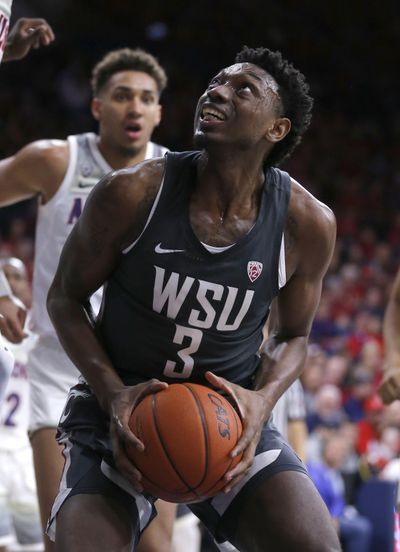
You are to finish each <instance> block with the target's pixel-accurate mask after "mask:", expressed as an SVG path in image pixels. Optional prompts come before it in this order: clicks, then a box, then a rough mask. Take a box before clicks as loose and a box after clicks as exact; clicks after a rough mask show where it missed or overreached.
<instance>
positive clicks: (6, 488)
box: [0, 257, 43, 552]
mask: <svg viewBox="0 0 400 552" xmlns="http://www.w3.org/2000/svg"><path fill="white" fill-rule="evenodd" d="M0 267H1V268H2V269H3V270H4V273H5V274H6V276H7V279H8V282H9V284H10V287H11V289H12V292H13V294H14V295H15V297H18V298H19V299H20V301H22V303H23V304H24V305H25V308H29V307H30V303H31V290H30V285H29V280H28V276H27V272H26V268H25V266H24V264H23V263H22V262H21V261H20V260H19V259H16V258H12V257H8V258H4V259H0ZM34 343H35V336H34V334H31V333H30V332H29V331H27V337H26V339H24V340H23V342H22V343H20V344H19V345H14V344H13V343H7V346H8V347H9V349H10V350H11V351H12V352H13V354H14V357H15V366H14V370H13V372H12V376H11V378H10V380H9V382H8V385H7V389H6V395H5V397H6V398H5V400H4V402H3V403H2V405H1V406H0V551H1V552H4V551H5V550H8V549H10V550H11V548H12V549H13V550H14V547H15V545H16V544H18V546H20V547H21V548H19V549H21V550H26V552H33V551H34V550H36V551H40V550H43V542H42V528H41V525H40V517H39V507H38V502H37V496H36V485H35V475H34V471H33V459H32V449H31V445H30V443H29V439H28V421H29V382H28V373H27V367H26V364H27V356H28V352H29V350H30V349H31V348H32V347H33V345H34Z"/></svg>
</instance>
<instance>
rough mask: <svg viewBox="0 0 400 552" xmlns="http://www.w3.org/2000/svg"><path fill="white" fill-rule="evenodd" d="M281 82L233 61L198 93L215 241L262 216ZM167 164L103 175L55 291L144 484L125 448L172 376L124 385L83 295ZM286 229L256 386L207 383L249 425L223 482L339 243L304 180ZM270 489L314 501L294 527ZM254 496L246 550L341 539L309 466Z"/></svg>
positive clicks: (73, 509) (139, 221)
mask: <svg viewBox="0 0 400 552" xmlns="http://www.w3.org/2000/svg"><path fill="white" fill-rule="evenodd" d="M276 90H277V85H276V83H275V81H273V79H272V78H271V77H270V76H269V75H268V74H267V73H266V72H265V71H264V70H263V69H261V68H259V67H257V66H255V65H252V64H236V65H233V66H231V67H229V68H227V69H225V70H224V71H222V72H221V73H220V74H219V75H217V77H216V79H214V80H213V81H212V82H211V84H210V87H209V88H208V89H207V91H206V92H205V94H204V95H203V96H202V97H201V98H200V100H199V103H198V108H197V111H196V117H195V140H196V145H198V146H199V148H200V149H202V150H203V153H202V156H201V158H200V160H199V163H198V167H197V176H196V182H195V186H194V191H193V194H192V197H191V200H190V222H191V225H192V228H193V230H194V232H195V234H196V236H197V238H198V239H199V240H201V241H203V242H206V243H208V244H209V245H214V246H224V245H227V244H232V243H234V242H236V241H237V240H238V239H239V238H240V237H242V236H243V235H244V234H245V233H246V232H248V231H249V229H250V228H251V227H252V225H253V224H254V222H255V220H256V217H257V213H258V208H259V198H260V191H261V189H262V186H263V181H264V176H263V162H264V159H265V157H266V156H267V155H268V152H269V151H270V150H271V149H272V147H273V146H274V144H275V143H276V142H278V141H280V140H282V139H283V138H284V137H285V136H286V134H287V133H288V132H289V130H290V121H289V120H288V119H287V118H285V117H282V116H281V111H282V108H281V104H280V98H279V96H278V94H277V91H276ZM164 168H165V167H164V160H152V161H146V162H144V163H142V164H140V165H137V166H135V167H132V168H129V169H125V170H123V171H118V172H116V173H113V174H112V175H109V176H108V177H106V178H105V179H103V180H102V181H101V182H100V183H99V185H98V186H97V187H96V190H95V191H94V193H93V194H92V195H91V197H90V198H89V200H88V202H87V204H86V208H85V211H84V213H83V215H82V217H81V218H80V220H79V221H78V223H77V224H76V226H75V228H74V231H73V232H72V234H71V235H70V238H69V239H68V241H67V243H66V245H65V248H64V251H63V254H62V257H61V260H60V265H59V270H58V272H57V275H56V278H55V280H54V283H53V286H52V288H51V290H50V293H49V298H48V308H49V312H50V315H51V317H52V319H53V322H54V325H55V327H56V329H57V331H58V333H59V337H60V339H61V342H62V343H63V345H64V347H65V349H66V351H67V353H68V354H69V355H70V357H71V359H72V360H73V361H74V362H75V364H76V365H77V366H78V367H79V369H80V370H81V372H82V373H83V375H84V377H85V378H86V380H87V381H88V383H89V385H90V386H91V387H92V389H93V391H94V393H95V394H96V396H97V398H98V400H99V402H100V404H101V406H102V408H104V409H105V411H106V412H108V413H109V414H110V418H111V422H110V431H111V435H112V438H113V447H114V456H115V459H116V463H117V466H118V468H119V469H120V470H121V471H122V472H123V473H124V475H126V477H127V478H128V479H129V480H130V481H131V482H132V484H133V486H134V487H135V488H136V489H137V490H138V491H141V490H142V485H141V475H140V473H139V472H138V470H136V469H135V467H134V466H133V465H132V463H131V462H130V461H129V460H128V458H127V457H126V454H125V452H124V444H126V443H128V442H129V443H131V444H132V445H133V446H136V447H137V448H138V449H143V447H144V444H143V443H142V442H141V441H140V440H139V439H138V438H137V437H136V436H135V435H133V434H132V433H131V432H130V430H129V429H128V419H129V416H130V413H131V411H132V408H133V407H134V405H135V404H137V403H138V402H139V401H140V400H141V398H142V397H143V396H144V395H146V394H148V393H151V392H153V391H158V390H161V389H163V388H164V387H166V385H167V384H166V383H164V382H160V381H158V380H151V379H149V381H148V382H146V383H142V384H140V385H136V386H132V387H127V386H125V385H124V384H123V382H122V381H121V380H120V378H119V376H118V375H117V373H116V372H115V370H114V369H113V366H112V361H111V359H110V358H109V357H108V356H107V354H106V353H105V351H104V349H103V347H102V345H101V343H100V342H99V341H98V339H97V338H96V336H95V334H94V332H93V328H92V325H91V323H90V320H89V318H88V316H87V314H86V311H85V308H84V305H85V304H86V303H87V300H88V297H90V295H91V294H92V292H93V291H94V290H95V289H97V288H98V287H99V286H100V285H102V284H103V283H104V282H105V281H106V280H107V279H108V277H109V275H110V274H111V273H112V272H113V270H114V268H115V266H116V264H117V262H118V260H119V258H120V255H121V251H122V250H123V249H124V248H125V247H127V246H128V245H130V244H131V243H132V242H133V241H134V240H135V239H136V238H137V237H138V236H139V235H140V233H141V231H142V229H143V226H144V223H145V221H146V219H147V217H148V215H149V212H150V209H151V207H152V204H153V201H154V198H155V196H156V194H157V191H158V189H159V186H160V183H161V181H162V178H163V174H164ZM286 233H287V235H288V239H287V243H288V244H289V245H290V247H289V248H287V250H286V265H287V279H288V283H287V285H286V286H285V287H284V288H283V289H282V290H281V292H280V293H279V295H278V297H277V299H276V300H275V305H274V316H273V317H272V319H273V321H274V322H273V324H271V327H270V329H269V338H268V341H267V344H266V347H265V350H264V352H263V354H262V362H261V366H260V369H259V372H258V375H257V380H256V385H255V388H254V389H244V388H243V387H240V386H238V385H235V384H233V383H231V382H229V381H227V380H226V379H224V378H222V377H217V376H215V375H214V374H212V373H210V372H208V373H207V375H206V377H207V379H208V381H209V383H210V384H212V385H214V386H216V387H217V388H219V389H224V390H226V391H227V392H228V393H230V394H231V395H232V396H233V397H234V398H235V400H236V401H237V404H238V407H239V409H240V411H241V413H242V416H243V427H244V430H243V434H242V437H241V439H240V441H239V442H238V444H237V446H236V447H235V449H234V450H233V451H232V455H237V454H240V453H242V452H243V458H242V460H241V461H240V462H239V463H238V464H237V466H236V467H235V468H234V469H232V470H231V471H230V472H229V473H227V474H226V487H225V489H224V490H225V492H229V490H230V489H231V488H232V487H233V486H234V485H236V484H237V483H238V482H239V481H240V479H241V478H242V477H243V475H244V474H245V473H246V472H247V471H248V469H249V468H250V467H251V465H252V462H253V458H254V452H255V448H256V445H257V443H258V440H259V436H260V433H261V429H262V427H263V425H264V423H265V421H266V420H267V419H268V418H269V416H270V413H271V410H272V408H273V406H274V405H275V403H276V401H277V400H278V398H279V397H280V396H281V394H282V393H283V392H284V391H285V390H286V389H287V388H288V387H289V385H290V384H291V383H292V382H293V381H294V379H295V378H296V377H298V375H299V374H300V372H301V369H302V366H303V362H304V359H305V355H306V345H307V338H308V334H309V332H310V328H311V324H312V320H313V317H314V313H315V310H316V308H317V306H318V302H319V298H320V293H321V284H322V278H323V276H324V274H325V272H326V269H327V267H328V264H329V262H330V258H331V255H332V251H333V247H334V241H335V220H334V216H333V214H332V212H331V211H330V210H329V209H328V208H327V207H325V206H324V205H322V204H321V203H320V202H318V201H317V200H316V199H315V198H314V197H313V196H311V194H309V193H308V192H307V191H306V190H305V189H304V188H302V187H301V186H300V185H299V184H298V183H297V182H295V181H292V194H291V200H290V205H289V214H288V223H287V226H286V228H285V234H286ZM149 377H151V374H149ZM294 481H295V484H294ZM293 486H294V487H293ZM272 489H274V490H273V491H272V492H274V493H277V495H276V496H279V492H282V493H283V494H285V493H287V494H288V495H289V494H290V495H291V496H292V500H293V502H292V504H293V505H296V504H300V503H301V501H302V500H305V499H304V498H302V497H307V499H308V500H309V501H310V505H309V508H308V512H307V513H306V514H305V515H304V518H302V521H301V523H300V522H298V523H295V520H293V529H292V530H291V531H289V532H287V531H286V530H285V524H286V525H287V524H288V521H287V518H285V515H284V514H285V507H283V506H280V507H278V505H276V512H275V513H274V512H273V509H272V506H271V505H268V504H267V502H268V501H267V499H266V497H267V496H268V495H269V494H270V492H271V490H272ZM256 502H257V504H258V505H259V506H260V504H261V505H262V508H261V509H260V508H258V509H257V508H256V510H257V511H256V512H255V511H253V510H254V509H253V508H251V506H250V503H249V505H248V506H246V507H245V508H244V509H243V515H242V517H241V520H242V521H241V524H240V527H239V529H238V532H237V534H236V536H232V540H233V542H234V544H236V546H237V547H238V548H239V549H240V550H246V551H247V550H248V551H251V552H256V551H258V550H264V549H265V548H264V546H265V542H266V538H268V542H269V545H270V546H271V548H269V550H275V549H277V548H274V546H276V547H278V546H280V548H279V550H292V549H293V550H295V549H296V550H298V549H301V550H318V551H322V550H339V549H340V547H339V544H338V542H337V538H336V536H335V533H334V531H333V529H332V528H331V525H330V521H329V515H328V514H327V511H326V509H325V508H324V505H323V503H322V501H321V500H320V499H319V498H318V495H317V493H316V491H315V489H314V487H313V486H312V484H311V483H310V482H309V480H308V478H307V477H305V476H303V475H302V474H299V473H295V472H284V473H280V474H277V475H275V476H273V477H271V478H270V479H268V480H266V481H264V482H263V483H262V484H261V485H260V487H259V489H258V491H257V500H256ZM271 503H272V502H270V504H271ZM79 511H80V505H79V495H78V496H75V497H73V498H72V499H70V500H68V501H67V503H66V505H65V506H63V507H62V509H61V511H60V513H59V516H60V517H61V519H64V520H68V521H67V522H66V523H65V525H64V527H65V526H68V522H69V523H71V524H72V523H73V521H74V518H75V517H76V516H78V515H79ZM63 512H64V513H63ZM316 512H319V514H318V515H317V513H316ZM280 516H281V518H282V519H280ZM316 516H317V518H318V520H319V524H318V526H319V527H321V530H320V532H317V533H315V532H314V535H313V536H312V535H311V531H305V530H304V528H303V522H304V520H305V521H306V522H307V523H309V524H310V525H309V527H310V529H311V527H312V525H313V523H315V519H316ZM278 518H279V519H278ZM284 518H285V519H284ZM266 519H268V520H269V521H268V530H267V529H266V527H267V525H266ZM324 528H325V529H324ZM250 534H251V535H252V536H251V538H250V537H249V535H250ZM316 534H317V535H318V536H317V537H316V536H315V535H316ZM58 539H59V540H58V542H60V543H61V544H60V550H64V549H65V550H67V549H68V535H67V529H65V530H64V531H63V532H62V534H59V535H58ZM97 544H99V543H97ZM301 544H303V548H301V547H300V545H301ZM73 549H74V550H80V548H79V547H74V548H73ZM93 549H94V548H93ZM99 549H100V548H99ZM121 549H122V548H121ZM96 550H97V548H96ZM104 550H105V549H104Z"/></svg>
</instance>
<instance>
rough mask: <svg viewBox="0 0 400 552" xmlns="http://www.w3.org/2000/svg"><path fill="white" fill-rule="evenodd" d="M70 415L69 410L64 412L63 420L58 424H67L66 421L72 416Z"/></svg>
mask: <svg viewBox="0 0 400 552" xmlns="http://www.w3.org/2000/svg"><path fill="white" fill-rule="evenodd" d="M70 413H71V410H68V411H67V412H63V413H62V414H61V418H60V421H59V422H58V423H59V424H63V423H64V422H65V420H66V419H67V418H68V416H69V415H70Z"/></svg>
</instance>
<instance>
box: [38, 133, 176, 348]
mask: <svg viewBox="0 0 400 552" xmlns="http://www.w3.org/2000/svg"><path fill="white" fill-rule="evenodd" d="M97 139H98V138H97V136H96V135H95V134H93V133H84V134H80V135H76V136H69V137H68V145H69V163H68V168H67V171H66V173H65V176H64V179H63V181H62V183H61V185H60V187H59V189H58V190H57V193H56V194H55V195H54V196H53V197H52V198H51V199H50V201H48V202H47V203H46V204H44V205H40V206H39V210H38V219H37V224H36V240H35V267H34V274H33V306H32V330H33V331H34V332H35V333H36V334H38V335H39V336H41V337H43V336H47V335H54V336H55V330H54V328H53V325H52V323H51V321H50V318H49V316H48V313H47V309H46V297H47V293H48V289H49V287H50V284H51V282H52V280H53V278H54V275H55V272H56V269H57V265H58V260H59V257H60V254H61V250H62V247H63V245H64V243H65V241H66V239H67V237H68V235H69V233H70V232H71V230H72V228H73V226H74V224H75V222H76V221H77V220H78V218H79V216H80V214H81V212H82V210H83V207H84V204H85V202H86V199H87V197H88V195H89V193H90V191H91V190H92V189H93V187H94V186H95V184H96V183H97V182H98V181H99V180H100V178H102V177H103V176H104V175H105V174H107V173H108V172H110V171H111V170H112V168H111V166H110V165H109V164H108V163H107V161H106V160H105V159H104V157H103V156H102V155H101V153H100V151H99V149H98V147H97ZM166 151H167V150H166V148H163V147H162V146H158V145H157V144H154V143H153V142H149V144H148V146H147V150H146V159H150V158H152V157H157V156H162V155H164V153H165V152H166ZM100 301H101V292H100V291H98V292H96V293H95V294H94V296H93V297H92V306H93V309H94V311H95V312H97V310H98V307H99V305H100Z"/></svg>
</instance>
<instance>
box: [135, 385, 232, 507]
mask: <svg viewBox="0 0 400 552" xmlns="http://www.w3.org/2000/svg"><path fill="white" fill-rule="evenodd" d="M129 427H130V428H131V430H132V432H133V433H134V434H135V435H136V436H137V437H139V439H140V440H141V441H142V442H143V443H144V445H145V450H144V452H139V451H138V450H136V449H134V448H129V450H128V454H129V457H130V458H131V459H132V461H133V463H134V464H135V466H136V467H137V468H138V469H139V470H140V472H141V473H142V475H143V480H142V483H143V487H144V489H145V491H147V492H148V493H150V494H152V495H154V496H157V497H159V498H162V499H163V500H167V501H168V502H197V501H200V500H204V499H205V498H208V497H211V496H214V495H215V494H216V493H218V491H220V490H221V489H222V487H224V486H225V485H226V482H225V481H223V476H224V475H225V473H226V472H227V471H228V470H230V469H232V468H233V467H234V466H235V465H236V464H237V463H238V462H239V461H240V458H241V456H237V457H235V458H231V457H230V456H229V454H230V452H231V451H232V449H233V448H234V447H235V445H236V443H237V442H238V440H239V437H240V435H241V433H242V423H241V421H240V418H239V416H238V414H237V413H236V411H235V409H234V408H233V406H232V405H231V404H230V403H229V402H228V401H227V400H226V399H225V398H224V397H222V396H221V395H219V394H218V393H217V392H215V391H213V390H212V389H210V388H208V387H205V386H203V385H197V384H194V383H178V384H173V385H170V386H169V387H167V388H166V389H164V390H162V391H160V392H158V393H154V394H152V395H147V396H146V397H145V398H144V399H143V400H142V401H141V402H140V403H139V404H138V405H137V407H136V408H135V409H134V411H133V412H132V415H131V418H130V421H129Z"/></svg>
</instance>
